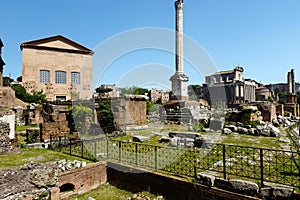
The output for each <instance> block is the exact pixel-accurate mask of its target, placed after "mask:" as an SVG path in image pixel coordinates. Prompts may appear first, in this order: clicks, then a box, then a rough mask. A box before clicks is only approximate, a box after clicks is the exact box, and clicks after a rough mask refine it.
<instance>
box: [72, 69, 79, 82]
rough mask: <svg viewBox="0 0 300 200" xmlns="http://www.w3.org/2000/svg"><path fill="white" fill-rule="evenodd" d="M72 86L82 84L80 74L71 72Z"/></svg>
mask: <svg viewBox="0 0 300 200" xmlns="http://www.w3.org/2000/svg"><path fill="white" fill-rule="evenodd" d="M71 84H80V73H79V72H71Z"/></svg>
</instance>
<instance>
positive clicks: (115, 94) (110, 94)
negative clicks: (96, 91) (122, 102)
mask: <svg viewBox="0 0 300 200" xmlns="http://www.w3.org/2000/svg"><path fill="white" fill-rule="evenodd" d="M100 87H101V88H103V89H111V90H112V91H110V92H105V93H101V94H100V98H113V97H120V93H121V91H120V88H119V87H118V86H117V85H116V84H111V85H110V84H103V85H101V86H100Z"/></svg>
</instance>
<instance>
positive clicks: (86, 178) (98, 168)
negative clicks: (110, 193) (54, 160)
mask: <svg viewBox="0 0 300 200" xmlns="http://www.w3.org/2000/svg"><path fill="white" fill-rule="evenodd" d="M106 181H107V175H106V163H105V162H97V163H92V164H89V165H87V166H86V167H83V168H78V169H75V170H71V171H66V172H61V173H59V187H61V186H63V185H65V184H68V183H70V184H73V185H74V186H75V187H74V190H73V191H70V192H66V193H61V195H60V197H61V198H66V197H68V196H70V195H73V194H83V193H86V192H88V191H89V190H92V189H95V188H97V187H99V186H100V185H102V184H103V183H105V182H106Z"/></svg>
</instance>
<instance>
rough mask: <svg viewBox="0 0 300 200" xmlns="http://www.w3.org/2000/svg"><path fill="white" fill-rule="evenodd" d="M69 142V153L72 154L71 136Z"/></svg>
mask: <svg viewBox="0 0 300 200" xmlns="http://www.w3.org/2000/svg"><path fill="white" fill-rule="evenodd" d="M69 143H70V155H72V138H70V141H69Z"/></svg>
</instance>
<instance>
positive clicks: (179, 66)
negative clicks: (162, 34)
mask: <svg viewBox="0 0 300 200" xmlns="http://www.w3.org/2000/svg"><path fill="white" fill-rule="evenodd" d="M175 9H176V60H175V62H176V72H179V73H183V62H184V57H183V0H182V1H176V2H175Z"/></svg>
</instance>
